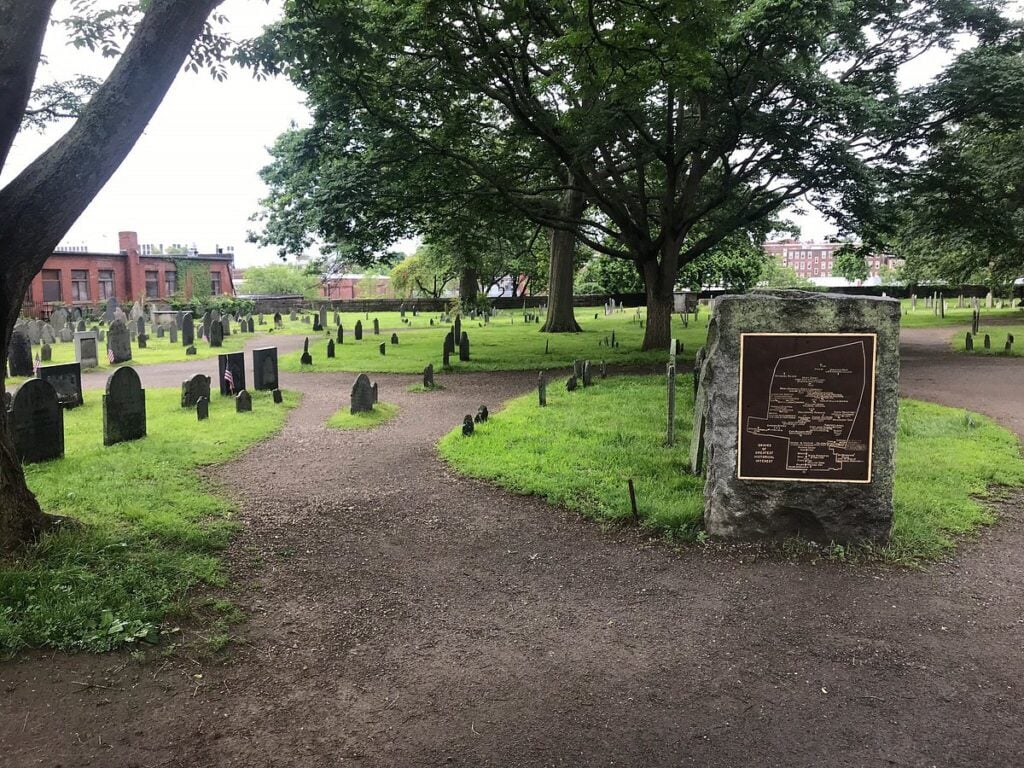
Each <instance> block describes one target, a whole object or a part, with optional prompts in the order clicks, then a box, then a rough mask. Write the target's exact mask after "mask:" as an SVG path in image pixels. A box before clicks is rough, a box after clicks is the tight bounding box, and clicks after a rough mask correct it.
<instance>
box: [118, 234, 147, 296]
mask: <svg viewBox="0 0 1024 768" xmlns="http://www.w3.org/2000/svg"><path fill="white" fill-rule="evenodd" d="M117 247H118V250H120V252H121V253H123V254H125V256H126V257H127V258H126V259H125V266H126V267H127V268H126V269H125V279H126V283H127V285H126V286H125V287H126V290H127V291H128V295H127V296H125V297H124V300H126V301H132V300H135V299H141V298H143V297H144V296H145V295H146V276H145V275H144V274H143V271H142V260H141V259H140V257H139V233H138V232H118V233H117Z"/></svg>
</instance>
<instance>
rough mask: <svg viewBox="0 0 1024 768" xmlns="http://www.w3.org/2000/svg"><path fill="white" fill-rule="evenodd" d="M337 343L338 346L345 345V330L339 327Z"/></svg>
mask: <svg viewBox="0 0 1024 768" xmlns="http://www.w3.org/2000/svg"><path fill="white" fill-rule="evenodd" d="M338 343H339V344H344V343H345V329H344V328H342V327H341V326H340V325H339V326H338Z"/></svg>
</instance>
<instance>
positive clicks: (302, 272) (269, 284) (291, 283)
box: [244, 264, 320, 299]
mask: <svg viewBox="0 0 1024 768" xmlns="http://www.w3.org/2000/svg"><path fill="white" fill-rule="evenodd" d="M319 284H320V278H319V276H318V275H316V274H311V273H310V272H309V271H308V270H306V269H303V268H302V267H299V266H295V265H293V264H270V265H267V266H264V267H249V268H248V269H246V270H245V286H244V287H245V292H246V293H249V294H254V295H259V294H262V295H286V294H287V295H298V296H303V297H305V298H307V299H312V298H314V297H315V296H316V295H317V292H318V291H317V288H318V286H319Z"/></svg>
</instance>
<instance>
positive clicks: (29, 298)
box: [25, 285, 35, 304]
mask: <svg viewBox="0 0 1024 768" xmlns="http://www.w3.org/2000/svg"><path fill="white" fill-rule="evenodd" d="M25 303H26V304H35V302H34V301H33V300H32V286H31V285H30V286H29V287H28V290H27V291H26V292H25Z"/></svg>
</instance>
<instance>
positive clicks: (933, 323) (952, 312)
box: [900, 296, 1024, 328]
mask: <svg viewBox="0 0 1024 768" xmlns="http://www.w3.org/2000/svg"><path fill="white" fill-rule="evenodd" d="M946 301H947V303H948V304H949V305H950V306H949V309H947V310H946V316H945V317H939V316H938V315H935V314H932V310H931V307H925V305H924V296H919V297H918V299H917V311H914V310H912V309H911V308H910V299H903V301H902V302H900V303H901V305H902V307H903V318H902V320H901V321H900V322H901V325H902V326H903V327H904V328H941V327H944V326H955V325H966V326H967V327H968V328H969V327H970V325H971V313H972V312H973V310H972V309H971V308H970V306H967V307H964V308H963V309H957V308H956V296H954V297H952V298H948V297H947V299H946ZM989 317H1009V318H1013V317H1019V318H1021V319H1024V309H1021V308H1018V307H1005V308H1004V309H999V306H998V302H996V307H995V308H993V309H988V308H986V307H985V306H984V302H982V308H981V318H982V320H983V321H984V320H985V318H989Z"/></svg>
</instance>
